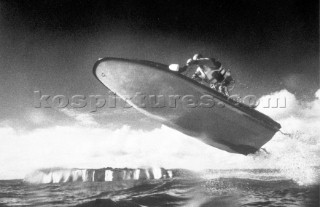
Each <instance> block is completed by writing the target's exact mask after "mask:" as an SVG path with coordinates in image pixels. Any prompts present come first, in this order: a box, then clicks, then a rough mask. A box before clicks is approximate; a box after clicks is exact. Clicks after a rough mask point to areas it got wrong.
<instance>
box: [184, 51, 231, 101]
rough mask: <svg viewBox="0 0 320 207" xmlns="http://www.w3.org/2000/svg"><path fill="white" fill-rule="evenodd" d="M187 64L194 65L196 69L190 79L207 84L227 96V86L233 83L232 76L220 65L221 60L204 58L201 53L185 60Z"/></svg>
mask: <svg viewBox="0 0 320 207" xmlns="http://www.w3.org/2000/svg"><path fill="white" fill-rule="evenodd" d="M187 66H188V67H189V66H196V67H197V69H196V71H195V73H194V74H193V75H192V77H191V78H192V79H194V80H196V81H198V82H200V83H207V84H209V86H210V88H213V89H215V90H217V91H219V92H220V93H223V94H225V95H226V96H229V91H228V86H230V85H231V83H233V81H234V80H233V78H232V77H231V73H230V71H229V70H226V69H224V68H223V67H222V64H221V62H219V61H217V60H216V59H215V58H204V57H203V56H202V55H201V54H195V55H194V56H193V57H192V58H190V59H189V60H188V61H187Z"/></svg>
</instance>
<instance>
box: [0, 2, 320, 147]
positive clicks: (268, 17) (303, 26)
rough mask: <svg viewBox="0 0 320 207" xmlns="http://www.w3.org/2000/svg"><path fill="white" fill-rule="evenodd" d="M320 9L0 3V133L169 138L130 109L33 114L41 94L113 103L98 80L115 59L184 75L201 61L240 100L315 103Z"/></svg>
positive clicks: (298, 5) (314, 5) (309, 5)
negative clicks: (144, 133) (215, 65)
mask: <svg viewBox="0 0 320 207" xmlns="http://www.w3.org/2000/svg"><path fill="white" fill-rule="evenodd" d="M318 8H319V5H318V2H317V1H302V0H292V1H286V0H280V1H279V0H277V1H276V0H268V1H255V0H211V1H201V2H200V1H197V2H195V1H193V2H186V1H169V0H164V1H138V2H137V1H133V0H129V1H125V2H119V1H113V0H111V1H102V0H101V1H99V0H98V1H95V2H94V3H92V1H89V0H82V1H73V0H64V1H62V0H57V1H49V0H44V1H41V2H39V1H35V0H31V1H25V2H24V1H16V0H13V1H9V0H3V1H0V83H1V87H0V94H1V98H0V109H1V116H0V125H1V126H3V130H4V132H6V133H9V132H8V131H6V130H7V129H8V127H9V129H10V130H11V129H12V130H14V133H18V134H28V133H32V132H35V131H37V130H49V129H50V130H52V128H54V127H66V126H78V125H79V124H80V125H81V126H83V125H85V126H88V127H93V128H94V127H98V128H99V127H104V128H106V129H110V130H117V129H119V128H120V129H121V128H122V127H123V126H129V127H130V128H132V129H136V130H154V129H159V128H161V125H159V124H158V123H156V122H154V121H153V120H151V119H149V118H147V117H145V116H144V115H142V114H140V113H138V112H136V111H135V110H134V109H132V108H129V109H125V110H123V109H110V108H103V109H101V110H98V111H97V112H94V113H91V112H90V108H89V106H87V107H85V108H83V109H79V110H72V109H70V107H66V108H64V109H59V108H56V107H53V108H43V107H42V108H36V107H35V102H36V101H37V97H36V95H35V91H41V94H42V95H50V96H51V97H54V96H55V95H64V96H66V97H68V98H69V99H70V98H71V97H72V96H73V95H84V96H86V97H88V96H89V95H104V94H106V93H108V91H107V89H106V88H105V87H104V86H103V85H102V84H101V83H100V82H99V81H98V80H96V79H95V77H94V76H93V74H92V67H93V65H94V63H95V61H96V60H97V59H98V58H100V57H107V56H113V57H123V58H137V59H145V60H151V61H156V62H160V63H165V64H170V63H179V64H181V65H183V64H184V63H185V61H186V60H187V59H188V58H190V57H192V55H193V54H195V53H202V54H203V55H204V56H208V57H215V58H217V59H219V60H220V61H221V62H222V63H223V65H224V66H225V67H226V68H229V69H230V70H231V72H232V74H233V76H234V78H235V79H236V82H237V84H236V87H235V89H234V90H233V91H232V93H233V94H240V95H242V96H244V95H248V94H250V95H256V96H257V97H261V96H263V95H268V94H270V93H274V92H276V91H280V90H282V89H286V90H287V91H288V92H289V93H290V94H294V95H295V97H297V99H298V100H308V101H313V100H314V99H315V95H314V94H315V93H316V91H317V90H318V89H319V9H318ZM10 130H9V131H10ZM6 133H4V134H3V136H4V137H6ZM10 133H11V132H10ZM10 133H9V134H10ZM47 133H49V132H47ZM50 133H51V131H50ZM8 136H9V135H8ZM88 136H90V135H88ZM92 136H94V135H92ZM65 138H66V139H67V136H66V137H65ZM0 139H1V138H0ZM17 142H19V141H17ZM0 143H1V140H0ZM2 144H5V142H3V143H2ZM17 144H18V143H17Z"/></svg>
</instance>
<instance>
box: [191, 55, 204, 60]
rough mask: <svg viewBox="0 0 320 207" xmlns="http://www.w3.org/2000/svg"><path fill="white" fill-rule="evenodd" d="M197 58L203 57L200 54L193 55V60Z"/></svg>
mask: <svg viewBox="0 0 320 207" xmlns="http://www.w3.org/2000/svg"><path fill="white" fill-rule="evenodd" d="M199 58H203V56H202V55H201V54H194V56H193V57H192V59H193V60H198V59H199Z"/></svg>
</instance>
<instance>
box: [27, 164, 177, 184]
mask: <svg viewBox="0 0 320 207" xmlns="http://www.w3.org/2000/svg"><path fill="white" fill-rule="evenodd" d="M172 177H173V172H172V170H165V169H164V168H148V169H127V168H124V169H113V168H102V169H60V168H53V169H42V170H37V171H35V172H33V173H30V174H28V175H26V177H25V178H24V181H25V182H28V183H33V184H41V183H66V182H104V181H125V180H152V179H156V180H157V179H166V178H172Z"/></svg>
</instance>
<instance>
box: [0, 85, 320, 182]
mask: <svg viewBox="0 0 320 207" xmlns="http://www.w3.org/2000/svg"><path fill="white" fill-rule="evenodd" d="M319 96H320V90H318V91H317V93H316V97H317V99H316V100H314V101H312V102H309V103H301V102H299V101H297V100H296V98H295V97H294V95H293V94H291V93H289V92H288V91H286V90H282V91H279V92H277V93H274V94H271V95H268V96H265V97H262V98H261V100H262V99H265V98H271V99H274V98H276V97H285V98H286V107H285V108H262V107H258V110H259V111H261V112H263V113H265V114H267V115H269V116H271V117H272V118H274V119H275V120H276V121H278V122H279V123H280V124H281V125H282V131H284V132H287V133H291V134H292V136H291V137H288V136H285V135H282V134H281V133H277V134H276V135H275V137H274V138H273V139H272V140H271V141H270V142H268V143H267V144H266V145H265V146H264V148H265V149H266V150H267V151H268V152H270V154H266V153H260V154H259V153H258V154H256V155H250V156H243V155H238V154H231V153H227V152H224V151H221V150H218V149H216V148H213V147H211V146H208V145H206V144H203V143H201V142H200V141H198V140H197V139H194V138H191V137H189V136H187V135H184V134H182V133H180V132H178V131H176V130H173V129H170V128H168V127H165V126H162V127H161V128H158V129H154V130H152V131H143V130H132V129H130V128H129V127H127V126H123V127H122V128H120V129H117V130H110V129H106V128H103V127H99V126H87V127H85V126H83V125H79V126H64V127H61V126H59V127H58V126H57V127H51V128H45V129H36V130H34V131H32V132H29V133H24V134H21V133H17V132H16V131H15V130H14V129H13V128H11V127H9V126H6V127H2V128H0V137H1V145H0V165H1V166H2V168H1V170H0V179H10V178H23V177H24V175H25V174H26V173H27V172H31V171H34V170H36V169H39V168H51V167H57V166H58V167H63V168H74V167H76V168H103V167H113V168H124V167H128V168H140V167H145V166H148V167H163V168H167V169H168V168H186V169H191V170H203V169H257V168H267V169H275V168H276V169H281V172H283V175H284V176H286V177H287V178H292V179H295V180H296V181H297V182H299V183H302V184H303V183H312V182H314V180H315V176H316V174H315V172H314V171H313V170H312V167H313V166H318V165H319V163H320V158H319V155H320V148H319V143H320V142H319V140H320V137H319V136H320V128H319V126H320V100H319Z"/></svg>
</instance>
